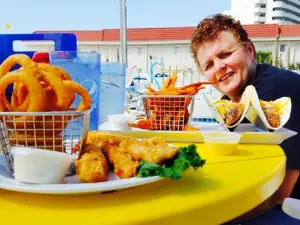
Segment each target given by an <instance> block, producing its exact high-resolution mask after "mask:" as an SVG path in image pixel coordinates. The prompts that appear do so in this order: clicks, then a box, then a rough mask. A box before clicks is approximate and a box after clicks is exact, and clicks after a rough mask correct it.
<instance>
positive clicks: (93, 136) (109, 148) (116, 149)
mask: <svg viewBox="0 0 300 225" xmlns="http://www.w3.org/2000/svg"><path fill="white" fill-rule="evenodd" d="M87 143H93V144H95V145H97V146H99V147H101V148H102V149H103V152H104V154H105V156H106V157H107V159H108V160H109V162H110V163H111V164H112V165H113V166H114V172H115V173H116V174H117V175H118V176H119V177H120V178H128V177H133V176H135V175H136V173H137V169H138V166H139V161H141V160H144V161H146V162H153V163H156V164H161V163H163V162H164V161H166V160H168V159H171V158H173V157H174V156H175V155H176V154H177V153H178V151H179V148H177V147H173V146H169V145H168V144H167V143H166V142H165V140H164V139H163V138H161V137H153V138H149V139H141V140H139V139H136V138H134V137H130V136H124V135H117V134H111V133H105V132H100V131H91V132H89V133H88V136H87Z"/></svg>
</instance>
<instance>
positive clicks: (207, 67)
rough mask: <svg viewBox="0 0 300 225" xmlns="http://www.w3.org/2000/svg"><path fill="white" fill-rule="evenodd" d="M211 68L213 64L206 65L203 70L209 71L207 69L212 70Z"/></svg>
mask: <svg viewBox="0 0 300 225" xmlns="http://www.w3.org/2000/svg"><path fill="white" fill-rule="evenodd" d="M212 66H213V64H212V63H208V64H207V65H206V66H205V70H209V69H211V68H212Z"/></svg>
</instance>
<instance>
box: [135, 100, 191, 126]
mask: <svg viewBox="0 0 300 225" xmlns="http://www.w3.org/2000/svg"><path fill="white" fill-rule="evenodd" d="M141 98H142V101H143V104H144V110H145V114H146V118H147V120H148V121H150V123H151V130H173V131H182V130H184V127H185V125H187V124H189V123H190V121H191V119H192V114H193V110H194V99H195V96H193V95H145V96H142V97H141Z"/></svg>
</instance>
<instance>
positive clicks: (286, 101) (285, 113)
mask: <svg viewBox="0 0 300 225" xmlns="http://www.w3.org/2000/svg"><path fill="white" fill-rule="evenodd" d="M261 100H264V99H261ZM274 103H275V104H281V105H283V107H282V109H281V110H282V113H281V114H282V115H281V116H280V125H279V126H278V127H272V126H271V125H270V124H269V122H268V120H267V117H266V115H265V113H264V112H263V110H262V107H261V105H260V99H259V97H258V94H257V92H256V90H255V88H254V89H253V91H252V97H251V108H253V109H254V110H252V112H251V113H248V114H247V115H246V118H247V119H248V120H249V121H250V122H251V123H254V121H255V119H256V117H257V116H259V118H260V119H261V121H262V122H263V124H264V125H265V126H266V127H267V128H268V129H270V130H279V129H280V128H282V127H283V126H284V125H285V124H286V123H287V122H288V120H289V119H290V114H291V109H292V102H291V99H290V98H289V97H281V98H278V99H276V100H274Z"/></svg>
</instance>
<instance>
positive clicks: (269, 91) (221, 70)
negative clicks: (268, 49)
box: [191, 14, 300, 208]
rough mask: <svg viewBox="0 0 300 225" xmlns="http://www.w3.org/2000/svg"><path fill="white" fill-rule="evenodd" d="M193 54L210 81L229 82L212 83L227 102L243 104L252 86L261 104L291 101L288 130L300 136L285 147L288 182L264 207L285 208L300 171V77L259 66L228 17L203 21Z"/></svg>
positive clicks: (194, 39)
mask: <svg viewBox="0 0 300 225" xmlns="http://www.w3.org/2000/svg"><path fill="white" fill-rule="evenodd" d="M191 50H192V55H193V58H194V60H195V62H196V64H197V65H198V67H199V69H201V70H202V71H203V74H204V76H205V77H206V78H207V79H208V80H209V81H218V80H220V78H221V77H225V78H226V79H224V80H223V81H221V82H212V83H213V86H214V87H215V88H216V89H217V90H218V91H220V92H221V93H222V94H223V95H224V96H223V99H230V100H232V101H233V102H239V101H240V99H241V97H242V93H243V92H244V90H245V88H246V87H247V86H249V85H253V86H254V87H255V89H256V92H257V94H258V98H259V99H260V100H263V101H274V100H276V99H279V98H282V97H289V98H290V99H291V102H292V110H291V114H290V118H289V121H288V122H287V123H286V124H285V126H284V127H285V128H287V129H290V130H293V131H296V132H297V133H298V135H296V136H295V137H293V138H290V139H288V140H286V141H284V142H283V143H282V144H281V147H282V148H283V150H284V151H285V154H286V156H287V164H286V168H287V171H286V176H285V180H284V181H283V183H282V185H281V187H280V188H279V189H278V193H276V194H275V195H274V196H273V197H272V198H270V200H269V202H268V203H267V204H264V205H268V207H269V208H272V207H274V206H275V205H276V204H282V202H283V200H284V199H285V198H286V197H289V196H290V194H291V192H292V190H293V188H294V186H295V183H296V181H297V178H298V176H299V170H300V149H299V147H298V146H299V145H300V134H299V133H300V121H299V114H300V98H299V92H298V89H299V87H300V76H299V75H298V74H296V73H293V72H291V71H288V70H282V69H279V68H277V67H274V66H271V65H268V64H260V63H257V60H256V51H255V47H254V45H253V43H252V41H251V40H250V39H249V37H248V34H247V32H246V30H245V29H244V28H243V26H242V25H241V24H240V22H239V21H236V20H234V19H233V18H232V17H230V16H227V15H222V14H217V15H214V16H212V17H210V18H205V19H204V20H202V21H201V22H200V23H199V24H198V26H197V28H196V29H195V30H194V33H193V35H192V37H191ZM269 203H270V204H269ZM268 207H267V208H268Z"/></svg>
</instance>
